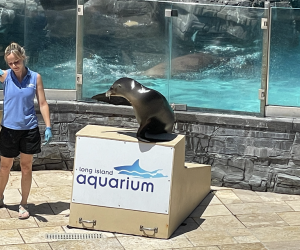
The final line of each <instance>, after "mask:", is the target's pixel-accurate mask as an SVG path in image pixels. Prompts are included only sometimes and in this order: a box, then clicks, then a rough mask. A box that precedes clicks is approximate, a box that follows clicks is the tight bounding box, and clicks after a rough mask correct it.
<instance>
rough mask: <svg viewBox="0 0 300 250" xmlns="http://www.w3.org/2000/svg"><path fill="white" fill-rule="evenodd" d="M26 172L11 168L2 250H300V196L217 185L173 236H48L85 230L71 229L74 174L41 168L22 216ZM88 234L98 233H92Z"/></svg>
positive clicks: (0, 215) (1, 216)
mask: <svg viewBox="0 0 300 250" xmlns="http://www.w3.org/2000/svg"><path fill="white" fill-rule="evenodd" d="M20 177H21V176H20V172H11V175H10V179H9V183H8V185H7V189H6V191H5V203H6V207H5V208H1V209H0V250H1V249H7V250H10V249H18V250H19V249H20V250H22V249H26V250H27V249H43V250H48V249H49V250H50V249H52V250H58V249H84V250H88V249H105V250H109V249H126V250H136V249H143V250H144V249H146V250H148V249H178V250H179V249H180V250H220V249H221V250H246V249H247V250H262V249H269V250H284V249H286V250H296V249H297V250H299V249H300V196H299V195H285V194H275V193H262V192H253V191H248V190H239V189H231V188H219V187H212V192H211V193H210V194H209V195H208V196H207V197H206V198H205V199H204V200H203V201H202V203H201V204H200V205H199V206H198V207H197V208H196V209H195V210H194V211H193V212H192V214H191V215H190V216H189V218H187V219H186V221H185V222H184V223H183V224H182V226H180V227H179V228H178V229H177V230H176V231H175V232H174V234H173V235H172V237H171V238H170V239H151V238H145V237H138V236H132V235H123V234H114V233H109V232H101V236H102V237H101V238H99V239H88V240H53V239H47V238H46V237H45V236H46V234H47V233H82V232H83V230H80V229H69V228H68V227H67V225H68V222H69V218H68V215H69V212H70V211H69V206H70V204H69V203H70V198H71V189H72V188H71V185H72V172H66V171H37V172H34V173H33V183H32V189H31V194H30V198H29V202H30V203H31V204H30V210H31V213H32V214H33V216H31V217H30V218H29V219H28V220H19V219H18V218H17V216H18V213H17V209H18V202H19V201H20V197H21V196H20ZM84 233H95V231H86V230H84Z"/></svg>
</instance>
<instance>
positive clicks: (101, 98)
mask: <svg viewBox="0 0 300 250" xmlns="http://www.w3.org/2000/svg"><path fill="white" fill-rule="evenodd" d="M92 99H94V100H97V101H98V102H106V103H109V104H113V105H125V106H131V104H130V102H129V101H127V100H126V99H125V98H124V97H120V96H110V97H107V96H106V93H102V94H98V95H94V96H93V97H92Z"/></svg>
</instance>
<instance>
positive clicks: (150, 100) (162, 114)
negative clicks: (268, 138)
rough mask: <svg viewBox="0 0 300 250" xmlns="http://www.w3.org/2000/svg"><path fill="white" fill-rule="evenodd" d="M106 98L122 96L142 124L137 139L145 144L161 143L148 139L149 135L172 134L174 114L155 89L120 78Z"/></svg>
mask: <svg viewBox="0 0 300 250" xmlns="http://www.w3.org/2000/svg"><path fill="white" fill-rule="evenodd" d="M106 96H107V97H110V96H121V97H124V98H125V99H127V100H128V101H129V102H130V103H131V106H132V107H133V110H134V113H135V117H136V119H137V121H138V123H139V124H140V127H139V129H138V131H137V134H136V136H137V139H138V140H140V141H143V142H151V141H159V139H153V138H149V136H148V137H147V135H146V133H147V134H163V133H171V132H172V129H173V125H174V122H175V118H174V112H173V110H172V108H171V106H170V105H169V103H168V101H167V100H166V98H165V97H164V96H163V95H162V94H161V93H159V92H158V91H156V90H154V89H150V88H147V87H145V86H143V85H142V84H140V83H139V82H137V81H135V80H134V79H132V78H127V77H124V78H120V79H119V80H117V81H115V82H114V84H113V85H112V86H111V87H110V89H109V90H108V91H107V92H106Z"/></svg>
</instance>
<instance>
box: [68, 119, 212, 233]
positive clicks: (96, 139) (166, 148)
mask: <svg viewBox="0 0 300 250" xmlns="http://www.w3.org/2000/svg"><path fill="white" fill-rule="evenodd" d="M173 137H174V138H173V140H172V141H168V142H159V143H144V142H140V141H138V140H137V139H136V137H135V132H134V131H132V130H130V129H123V128H115V127H107V126H95V125H87V126H86V127H84V128H83V129H82V130H80V131H79V132H78V133H77V134H76V147H75V163H74V177H73V188H72V199H71V206H70V220H69V225H70V226H72V227H77V228H89V229H95V230H102V231H109V232H119V233H125V234H134V235H145V236H151V237H157V238H169V237H170V236H171V234H172V233H173V232H174V231H175V230H176V228H177V227H178V226H179V225H180V224H181V223H182V222H183V221H184V220H185V219H186V218H187V217H188V215H189V214H190V213H191V212H192V211H193V210H194V209H195V207H196V206H197V205H198V204H199V203H200V202H201V201H202V199H203V198H204V197H205V196H206V195H207V194H208V192H209V191H210V182H211V169H210V165H200V164H192V163H186V164H185V137H184V136H183V135H173Z"/></svg>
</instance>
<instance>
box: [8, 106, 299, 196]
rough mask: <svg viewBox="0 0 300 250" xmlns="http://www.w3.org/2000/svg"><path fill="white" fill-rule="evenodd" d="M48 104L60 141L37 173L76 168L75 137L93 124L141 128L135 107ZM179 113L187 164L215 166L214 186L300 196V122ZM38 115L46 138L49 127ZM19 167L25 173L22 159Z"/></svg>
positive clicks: (43, 156)
mask: <svg viewBox="0 0 300 250" xmlns="http://www.w3.org/2000/svg"><path fill="white" fill-rule="evenodd" d="M48 103H49V106H50V112H51V121H52V127H53V135H54V138H53V141H52V142H51V144H50V145H47V146H44V147H43V148H42V152H41V153H40V154H37V155H35V157H34V166H33V169H34V170H45V169H48V170H54V169H65V170H72V169H73V161H74V150H75V138H76V137H75V134H76V132H77V131H79V130H80V129H81V128H83V127H84V126H86V125H87V124H96V125H107V126H117V127H126V128H138V124H137V121H136V119H135V116H134V113H133V110H132V108H131V107H127V106H114V105H108V104H100V103H85V102H75V101H74V102H72V101H71V102H70V101H49V102H48ZM175 115H176V124H175V130H174V132H175V133H176V134H184V135H185V136H186V161H188V162H198V163H207V164H211V166H212V185H215V186H226V187H234V188H241V189H249V190H256V191H270V192H276V193H289V194H300V133H299V132H300V119H295V118H270V117H254V116H243V115H228V114H226V115H225V114H211V113H199V112H198V113H195V112H179V111H176V113H175ZM38 116H39V120H40V132H41V134H42V136H43V131H44V128H45V125H44V123H43V119H42V117H41V115H40V114H38ZM99 157H100V158H101V152H99ZM13 169H14V170H18V169H19V162H18V160H16V161H15V163H14V167H13Z"/></svg>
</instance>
